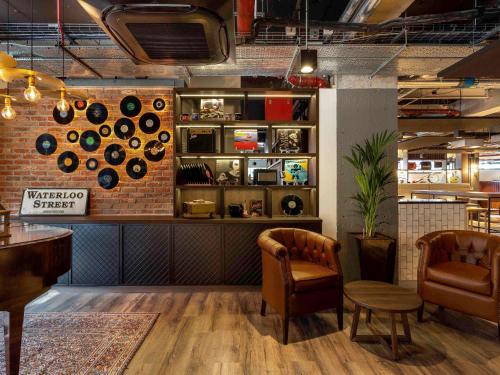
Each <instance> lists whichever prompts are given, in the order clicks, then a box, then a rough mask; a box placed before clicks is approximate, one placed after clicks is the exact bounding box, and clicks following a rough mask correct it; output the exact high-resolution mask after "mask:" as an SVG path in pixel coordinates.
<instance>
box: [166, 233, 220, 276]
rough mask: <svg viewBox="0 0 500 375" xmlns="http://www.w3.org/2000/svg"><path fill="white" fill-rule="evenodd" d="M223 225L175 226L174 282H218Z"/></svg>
mask: <svg viewBox="0 0 500 375" xmlns="http://www.w3.org/2000/svg"><path fill="white" fill-rule="evenodd" d="M222 259H223V258H222V225H217V224H177V225H175V226H174V272H175V277H174V283H175V284H184V285H194V284H221V283H222V282H223V277H222V261H221V260H222Z"/></svg>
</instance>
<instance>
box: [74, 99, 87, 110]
mask: <svg viewBox="0 0 500 375" xmlns="http://www.w3.org/2000/svg"><path fill="white" fill-rule="evenodd" d="M74 106H75V108H76V110H77V111H83V110H84V109H85V108H87V101H86V100H75V103H74Z"/></svg>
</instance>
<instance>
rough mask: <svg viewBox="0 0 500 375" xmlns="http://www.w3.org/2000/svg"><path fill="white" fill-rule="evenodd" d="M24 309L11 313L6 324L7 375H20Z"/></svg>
mask: <svg viewBox="0 0 500 375" xmlns="http://www.w3.org/2000/svg"><path fill="white" fill-rule="evenodd" d="M23 319H24V307H23V308H22V309H21V310H13V311H9V319H8V325H6V324H4V341H5V363H6V365H7V368H6V375H18V374H19V363H20V360H21V340H22V335H23Z"/></svg>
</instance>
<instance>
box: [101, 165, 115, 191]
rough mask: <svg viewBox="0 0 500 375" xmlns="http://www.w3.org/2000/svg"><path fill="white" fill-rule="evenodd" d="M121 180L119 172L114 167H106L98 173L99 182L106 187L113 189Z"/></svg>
mask: <svg viewBox="0 0 500 375" xmlns="http://www.w3.org/2000/svg"><path fill="white" fill-rule="evenodd" d="M119 181H120V178H119V177H118V173H116V171H115V170H114V169H113V168H104V169H102V170H101V171H100V172H99V174H98V175H97V182H99V185H101V187H102V188H104V189H113V188H114V187H115V186H116V185H118V182H119Z"/></svg>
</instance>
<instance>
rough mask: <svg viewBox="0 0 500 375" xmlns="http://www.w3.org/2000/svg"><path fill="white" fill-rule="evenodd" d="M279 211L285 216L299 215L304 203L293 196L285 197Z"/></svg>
mask: <svg viewBox="0 0 500 375" xmlns="http://www.w3.org/2000/svg"><path fill="white" fill-rule="evenodd" d="M281 209H282V210H283V213H284V214H285V215H290V216H297V215H301V214H302V213H303V211H304V202H303V201H302V199H300V197H299V196H297V195H295V194H289V195H285V196H284V197H283V199H282V200H281Z"/></svg>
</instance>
